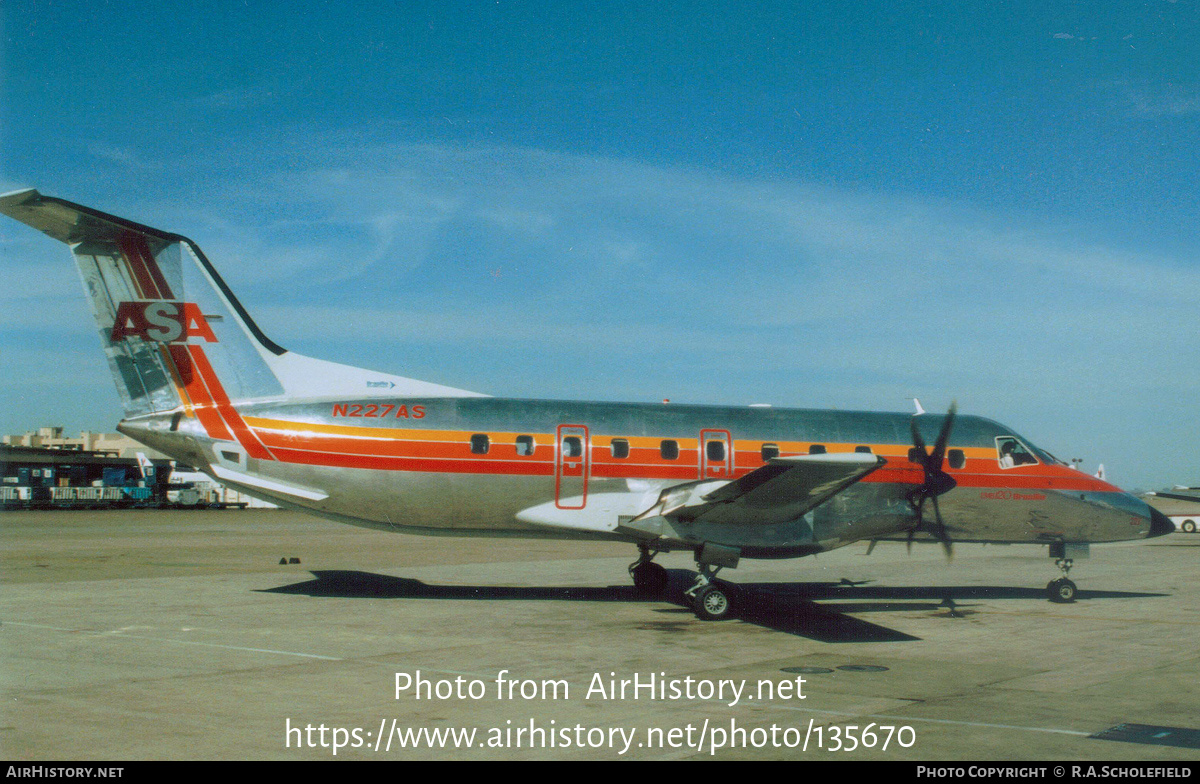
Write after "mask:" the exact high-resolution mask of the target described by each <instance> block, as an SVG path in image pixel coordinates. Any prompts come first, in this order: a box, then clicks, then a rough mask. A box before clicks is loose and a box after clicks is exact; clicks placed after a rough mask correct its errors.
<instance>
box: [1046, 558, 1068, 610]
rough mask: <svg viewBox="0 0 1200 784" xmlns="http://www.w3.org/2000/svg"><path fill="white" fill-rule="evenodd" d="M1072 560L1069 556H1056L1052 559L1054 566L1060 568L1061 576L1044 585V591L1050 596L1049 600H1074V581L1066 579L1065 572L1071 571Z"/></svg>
mask: <svg viewBox="0 0 1200 784" xmlns="http://www.w3.org/2000/svg"><path fill="white" fill-rule="evenodd" d="M1073 563H1074V562H1073V561H1072V560H1071V559H1070V558H1058V559H1056V560H1055V561H1054V564H1055V566H1057V567H1058V568H1059V569H1061V570H1062V573H1063V576H1062V577H1059V578H1058V579H1057V580H1051V581H1050V582H1049V583H1048V584H1047V585H1046V593H1047V594H1049V596H1050V601H1052V602H1055V603H1057V604H1069V603H1070V602H1073V601H1075V583H1073V582H1071V581H1070V580H1068V579H1067V573H1068V572H1070V571H1071V565H1072V564H1073Z"/></svg>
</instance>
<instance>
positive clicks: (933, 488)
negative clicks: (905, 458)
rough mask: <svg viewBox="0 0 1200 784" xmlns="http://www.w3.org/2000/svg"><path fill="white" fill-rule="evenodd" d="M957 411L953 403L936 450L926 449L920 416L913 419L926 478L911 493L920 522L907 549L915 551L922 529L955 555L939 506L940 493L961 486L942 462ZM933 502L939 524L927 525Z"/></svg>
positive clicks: (948, 554) (911, 532) (950, 555)
mask: <svg viewBox="0 0 1200 784" xmlns="http://www.w3.org/2000/svg"><path fill="white" fill-rule="evenodd" d="M956 413H958V404H957V403H951V404H950V410H949V411H948V412H947V413H946V419H945V421H943V422H942V429H941V432H939V433H938V437H937V441H935V442H934V443H933V451H931V452H930V451H926V447H925V439H923V438H921V431H920V430H918V429H917V417H916V416H914V417H913V418H912V419H911V420H910V424H911V425H912V437H913V446H914V447H915V453H919V455H920V462H921V466H922V467H923V468H924V469H925V481H924V482H923V483H922V484H921V485H920V486H919V487H917V488H916V489H915V490H913V491H912V492H911V493H909V494H908V503H909V504H911V505H912V508H913V510H914V511H915V512H916V513H917V522H916V525H914V526H913V527H912V528H910V529H908V539H907V542H906V544H907V546H908V551H909V552H910V553H911V552H912V542H913V536H914V535H915V534H916V533H917V531H920V530H922V529H924V530H926V531H929V532H930V533H931V534H933V535H934V537H935V538H936V539H937V540H938V541H939V542H941V543H942V549H943V550H945V551H946V557H947V558H953V557H954V543H953V542H951V541H950V536H949V534H947V533H946V523H945V522H944V521H943V520H942V511H941V509H939V508H938V500H937V499H938V496H939V495H941V494H943V493H945V492H948V491H950V490H952V489H954V487H956V486H957V485H958V482H956V481H954V477H952V476H950V475H949V474H947V473H946V472H945V471H943V470H942V463H943V461H944V460H945V459H946V441H947V440H948V439H949V438H950V431H951V429H952V428H953V427H954V415H955V414H956ZM926 501H930V502H931V503H932V504H933V517H934V520H935V521H936V524H934V525H931V526H928V527H927V526H926V524H925V502H926Z"/></svg>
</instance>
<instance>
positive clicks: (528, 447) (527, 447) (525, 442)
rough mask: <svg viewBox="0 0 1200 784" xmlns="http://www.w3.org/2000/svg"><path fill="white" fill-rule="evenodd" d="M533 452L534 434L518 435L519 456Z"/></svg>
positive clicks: (526, 455) (525, 455)
mask: <svg viewBox="0 0 1200 784" xmlns="http://www.w3.org/2000/svg"><path fill="white" fill-rule="evenodd" d="M532 454H533V436H517V456H518V457H528V456H529V455H532Z"/></svg>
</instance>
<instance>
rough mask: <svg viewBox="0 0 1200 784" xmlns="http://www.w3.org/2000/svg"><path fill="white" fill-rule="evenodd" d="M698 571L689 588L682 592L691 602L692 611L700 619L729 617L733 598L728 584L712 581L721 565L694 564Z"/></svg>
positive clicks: (713, 619) (716, 619) (708, 619)
mask: <svg viewBox="0 0 1200 784" xmlns="http://www.w3.org/2000/svg"><path fill="white" fill-rule="evenodd" d="M696 566H697V567H698V568H699V570H700V573H699V574H697V575H696V582H695V584H694V585H692V587H691V588H688V589H687V590H686V591H684V592H683V595H684V596H686V597H687V598H688V600H689V601H690V602H691V604H692V611H693V612H695V613H696V617H697V618H699V619H700V620H702V621H722V620H724V619H726V618H728V617H729V612H730V610H732V609H733V599H732V596H731V595H730V591H729V586H727V585H724V584H721V583H717V582H714V580H715V578H716V576H717V572H719V571H721V567H720V566H718V567H715V568H714V567H712V566H710V565H708V564H704V563H700V564H696Z"/></svg>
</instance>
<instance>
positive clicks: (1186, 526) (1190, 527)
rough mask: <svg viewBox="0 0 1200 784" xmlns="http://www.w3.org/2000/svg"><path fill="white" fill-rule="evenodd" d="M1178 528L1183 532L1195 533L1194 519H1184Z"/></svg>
mask: <svg viewBox="0 0 1200 784" xmlns="http://www.w3.org/2000/svg"><path fill="white" fill-rule="evenodd" d="M1180 528H1182V529H1183V530H1184V532H1185V533H1189V534H1194V533H1196V521H1195V520H1184V521H1183V525H1182V526H1180Z"/></svg>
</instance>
